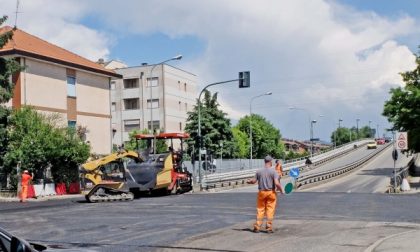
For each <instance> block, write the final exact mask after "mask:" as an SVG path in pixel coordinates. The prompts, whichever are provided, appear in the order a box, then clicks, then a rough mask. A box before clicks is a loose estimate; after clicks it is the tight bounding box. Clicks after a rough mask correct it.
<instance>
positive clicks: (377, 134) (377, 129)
mask: <svg viewBox="0 0 420 252" xmlns="http://www.w3.org/2000/svg"><path fill="white" fill-rule="evenodd" d="M376 136H377V137H378V138H379V124H376Z"/></svg>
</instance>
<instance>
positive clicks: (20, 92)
mask: <svg viewBox="0 0 420 252" xmlns="http://www.w3.org/2000/svg"><path fill="white" fill-rule="evenodd" d="M11 29H12V28H11V27H3V28H0V33H4V32H6V31H9V30H11ZM0 56H1V57H13V58H15V59H16V60H17V61H18V62H19V63H20V64H21V66H23V67H24V70H23V71H22V72H20V73H18V74H16V75H15V76H13V82H14V83H15V90H14V96H13V99H12V101H11V103H10V104H9V105H10V106H13V107H14V108H20V107H21V106H22V105H30V106H32V107H33V108H35V109H36V110H38V111H42V112H43V113H57V114H59V115H61V117H62V119H63V125H68V126H70V127H76V125H80V126H83V127H86V128H87V132H86V135H85V140H86V141H88V142H89V143H90V145H91V147H92V152H95V153H98V154H107V153H109V152H110V151H111V146H112V144H111V111H110V107H111V106H110V82H111V79H112V78H120V77H121V76H120V75H119V74H117V73H115V72H114V71H112V70H109V69H106V68H104V67H103V66H101V65H99V64H97V63H95V62H92V61H90V60H87V59H85V58H83V57H81V56H79V55H76V54H74V53H72V52H70V51H67V50H65V49H63V48H60V47H58V46H56V45H53V44H51V43H48V42H46V41H44V40H42V39H40V38H38V37H35V36H33V35H31V34H28V33H26V32H24V31H22V30H19V29H17V30H15V31H14V35H13V39H12V40H10V41H9V42H8V43H7V44H6V45H5V46H4V47H3V48H1V49H0Z"/></svg>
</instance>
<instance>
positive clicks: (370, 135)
mask: <svg viewBox="0 0 420 252" xmlns="http://www.w3.org/2000/svg"><path fill="white" fill-rule="evenodd" d="M371 123H372V121H371V120H369V138H371V137H372V128H371V127H370V124H371Z"/></svg>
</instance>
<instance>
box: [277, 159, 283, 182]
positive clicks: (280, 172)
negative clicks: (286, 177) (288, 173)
mask: <svg viewBox="0 0 420 252" xmlns="http://www.w3.org/2000/svg"><path fill="white" fill-rule="evenodd" d="M275 169H276V172H277V174H278V175H279V179H281V177H283V166H282V163H281V160H278V159H277V160H276V168H275Z"/></svg>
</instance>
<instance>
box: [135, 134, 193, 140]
mask: <svg viewBox="0 0 420 252" xmlns="http://www.w3.org/2000/svg"><path fill="white" fill-rule="evenodd" d="M155 137H156V139H173V138H175V139H177V138H179V139H183V138H189V137H190V135H189V134H187V133H160V134H159V135H156V136H155V135H152V134H137V135H135V138H136V139H153V138H155Z"/></svg>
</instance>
